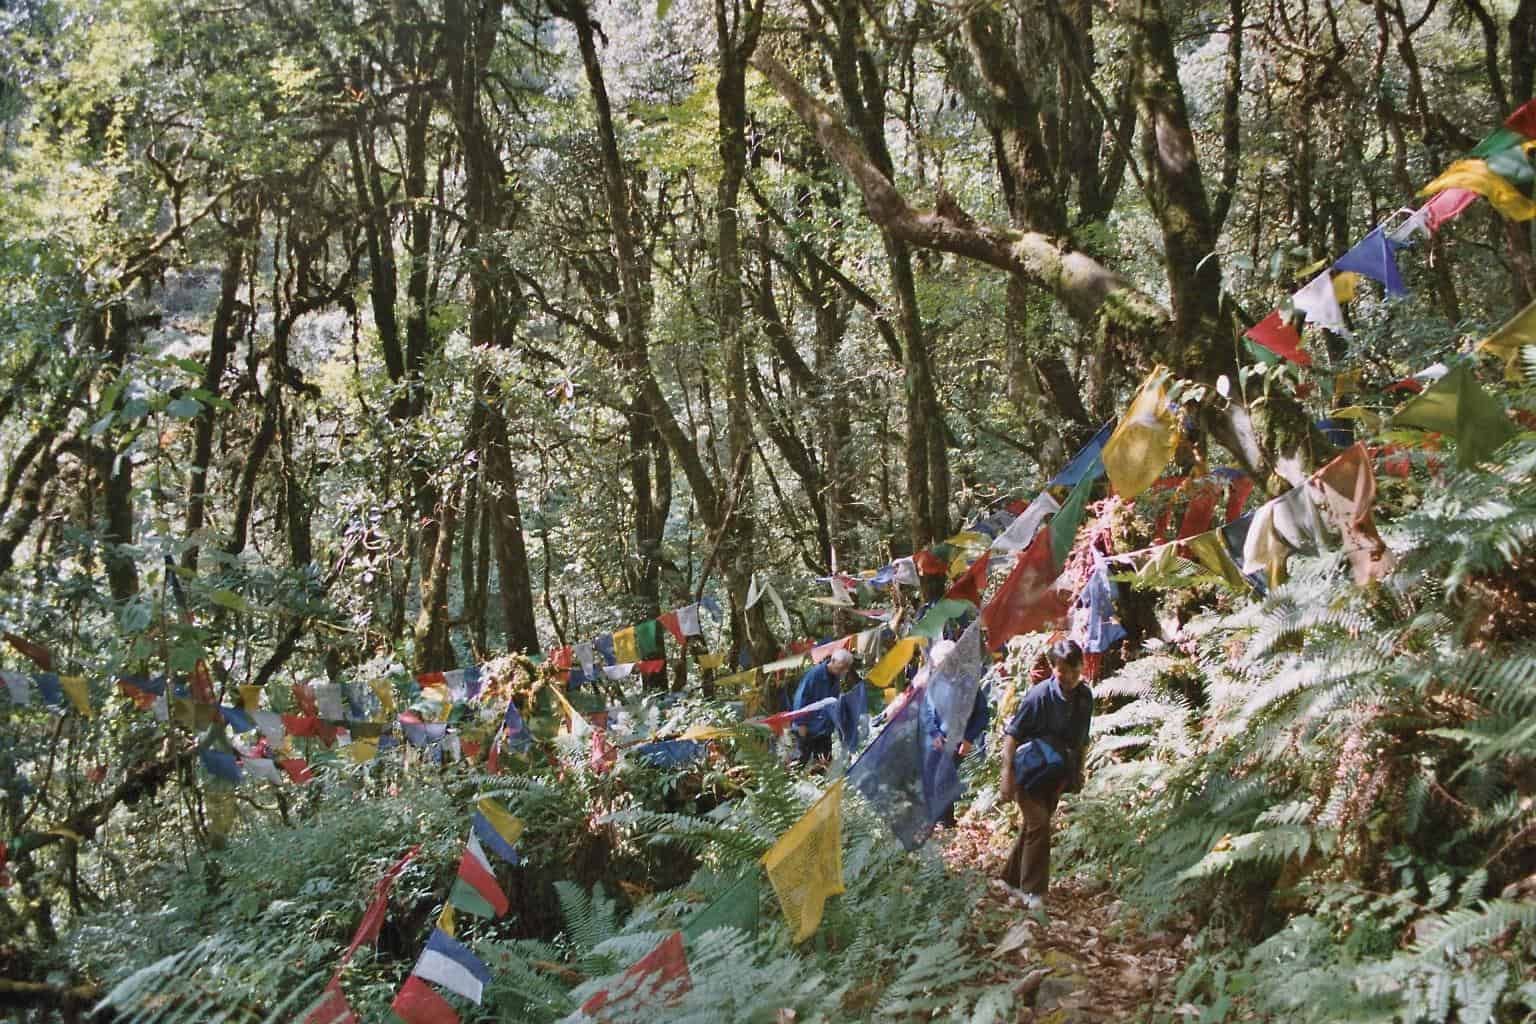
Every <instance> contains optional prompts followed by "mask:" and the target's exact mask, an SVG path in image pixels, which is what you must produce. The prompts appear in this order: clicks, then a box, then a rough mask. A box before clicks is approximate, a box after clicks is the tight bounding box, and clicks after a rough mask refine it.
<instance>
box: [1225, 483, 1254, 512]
mask: <svg viewBox="0 0 1536 1024" xmlns="http://www.w3.org/2000/svg"><path fill="white" fill-rule="evenodd" d="M1252 493H1253V477H1251V476H1240V477H1238V478H1237V479H1236V480H1233V481H1232V489H1231V491H1229V492H1228V494H1227V522H1229V523H1230V522H1232V521H1233V520H1234V519H1241V518H1242V516H1243V506H1244V505H1246V504H1248V495H1250V494H1252Z"/></svg>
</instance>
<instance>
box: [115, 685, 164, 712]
mask: <svg viewBox="0 0 1536 1024" xmlns="http://www.w3.org/2000/svg"><path fill="white" fill-rule="evenodd" d="M117 692H119V693H121V694H122V695H123V696H124V697H127V698H128V699H129V700H131V701H133V706H134V707H136V708H138V709H139V710H140V711H148V710H149V709H150V708H152V707H154V706H155V694H153V693H150V692H149V691H148V690H141V689H139V688H138V687H137V686H134V685H133V684H132V683H130V682H129V681H128V680H126V679H119V680H118V681H117Z"/></svg>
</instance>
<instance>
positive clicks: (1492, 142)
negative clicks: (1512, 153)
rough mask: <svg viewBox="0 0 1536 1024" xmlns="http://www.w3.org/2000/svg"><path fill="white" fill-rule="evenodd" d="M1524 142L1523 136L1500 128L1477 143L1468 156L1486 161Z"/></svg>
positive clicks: (1508, 129)
mask: <svg viewBox="0 0 1536 1024" xmlns="http://www.w3.org/2000/svg"><path fill="white" fill-rule="evenodd" d="M1524 141H1525V136H1524V135H1521V134H1520V133H1519V132H1517V131H1514V130H1512V129H1510V128H1500V129H1499V130H1498V131H1496V132H1494V133H1493V134H1492V135H1490V136H1488V137H1487V138H1486V139H1484V140H1483V141H1482V142H1479V143H1478V144H1477V146H1476V148H1474V149H1473V150H1472V152H1471V154H1470V155H1472V156H1475V157H1482V158H1483V159H1485V160H1486V159H1487V158H1488V157H1491V156H1493V155H1494V154H1495V153H1502V152H1504V151H1506V150H1508V149H1511V148H1513V147H1516V146H1519V145H1520V144H1521V143H1522V142H1524Z"/></svg>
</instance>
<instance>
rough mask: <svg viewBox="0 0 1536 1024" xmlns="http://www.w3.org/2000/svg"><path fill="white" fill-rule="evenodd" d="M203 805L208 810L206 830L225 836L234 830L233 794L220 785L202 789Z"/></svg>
mask: <svg viewBox="0 0 1536 1024" xmlns="http://www.w3.org/2000/svg"><path fill="white" fill-rule="evenodd" d="M203 806H204V807H205V808H207V811H208V831H209V832H211V833H212V834H213V835H215V836H220V837H223V836H227V835H229V834H230V833H231V832H233V831H234V830H235V794H234V793H232V792H231V791H229V790H227V789H225V788H223V787H221V786H209V787H208V788H207V789H205V790H204V791H203Z"/></svg>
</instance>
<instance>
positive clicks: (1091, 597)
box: [1077, 552, 1125, 654]
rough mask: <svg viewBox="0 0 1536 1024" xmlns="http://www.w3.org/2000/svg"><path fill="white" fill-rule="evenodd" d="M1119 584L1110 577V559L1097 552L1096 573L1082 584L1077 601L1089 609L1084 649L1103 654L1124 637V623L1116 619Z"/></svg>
mask: <svg viewBox="0 0 1536 1024" xmlns="http://www.w3.org/2000/svg"><path fill="white" fill-rule="evenodd" d="M1116 596H1117V595H1116V587H1115V583H1114V581H1113V580H1111V579H1110V578H1109V563H1108V562H1107V561H1106V560H1105V559H1104V556H1103V555H1100V554H1099V553H1098V552H1094V555H1093V575H1091V576H1089V577H1088V585H1087V586H1086V587H1084V588H1083V593H1082V595H1081V596H1080V597H1079V598H1078V599H1077V603H1078V604H1079V605H1080V606H1082V607H1085V608H1087V609H1088V625H1087V628H1086V629H1085V630H1084V631H1083V650H1084V651H1086V652H1088V653H1089V654H1103V653H1104V652H1105V651H1107V650H1109V649H1110V648H1111V647H1113V646H1115V644H1117V643H1119V642H1120V641H1121V640H1124V639H1125V627H1123V626H1121V625H1120V623H1119V622H1117V621H1116V620H1115V597H1116Z"/></svg>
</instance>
